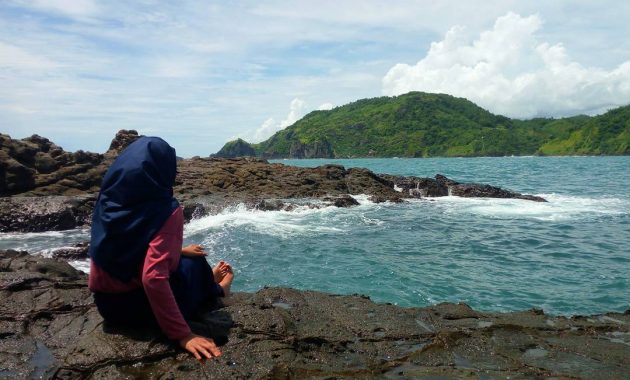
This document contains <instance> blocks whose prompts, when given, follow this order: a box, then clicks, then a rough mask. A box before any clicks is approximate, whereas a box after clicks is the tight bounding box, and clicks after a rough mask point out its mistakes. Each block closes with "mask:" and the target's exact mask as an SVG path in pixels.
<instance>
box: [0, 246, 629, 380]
mask: <svg viewBox="0 0 630 380" xmlns="http://www.w3.org/2000/svg"><path fill="white" fill-rule="evenodd" d="M192 327H193V328H194V329H195V330H196V331H199V332H201V331H202V330H204V329H205V330H206V333H209V331H210V330H212V331H214V333H213V336H215V339H216V340H217V341H222V344H223V346H222V351H223V355H222V356H221V357H219V358H217V359H214V360H211V361H209V362H208V363H207V364H206V365H205V366H202V365H200V364H199V363H198V362H197V361H195V360H194V359H193V358H192V357H191V356H190V355H188V354H187V353H185V352H183V351H182V350H181V349H179V348H178V347H176V346H174V345H172V344H170V343H169V342H168V341H166V340H165V339H164V338H163V337H161V336H160V334H159V333H158V332H156V331H153V330H149V329H147V330H141V329H139V330H138V329H136V330H134V331H125V330H120V329H118V330H117V329H112V328H111V327H107V326H104V325H103V322H102V319H101V317H100V316H99V315H98V313H97V311H96V309H95V307H94V305H93V303H92V297H91V295H90V293H89V291H88V289H87V287H86V277H85V275H84V274H82V273H79V272H77V271H75V270H74V269H72V268H71V267H70V266H69V265H68V264H66V263H62V262H58V261H55V260H52V259H45V258H41V257H35V256H29V255H28V254H26V253H25V252H22V253H20V252H15V251H3V252H0V364H1V368H0V377H7V378H40V377H43V378H48V377H54V378H61V379H86V378H87V379H95V378H98V379H121V378H163V379H167V378H168V379H199V378H211V379H250V378H253V379H275V378H282V379H291V378H295V379H324V378H335V379H374V378H402V379H416V378H449V379H450V378H453V379H454V378H458V379H460V378H466V379H467V378H470V379H478V378H496V379H506V378H589V379H591V378H592V379H621V378H624V377H625V376H626V375H627V374H628V373H630V361H629V360H628V358H629V357H630V338H629V337H630V316H629V315H624V314H620V313H608V314H605V315H594V316H590V317H573V318H565V317H552V316H547V315H545V314H544V313H542V312H541V311H540V310H532V311H524V312H514V313H505V314H501V313H482V312H477V311H475V310H472V309H471V308H470V307H468V306H466V305H464V304H439V305H435V306H431V307H425V308H401V307H397V306H394V305H388V304H375V303H373V302H372V301H370V300H369V298H367V297H364V296H339V295H333V294H325V293H319V292H312V291H298V290H293V289H283V288H269V289H263V290H260V291H259V292H257V293H254V294H247V293H236V294H235V295H234V296H233V297H232V299H230V300H229V302H228V303H227V304H226V306H225V307H224V308H222V309H219V310H214V311H208V312H206V313H205V314H204V316H203V317H202V318H201V319H200V321H199V322H197V323H195V324H193V326H192ZM230 327H231V330H230ZM226 334H229V335H226Z"/></svg>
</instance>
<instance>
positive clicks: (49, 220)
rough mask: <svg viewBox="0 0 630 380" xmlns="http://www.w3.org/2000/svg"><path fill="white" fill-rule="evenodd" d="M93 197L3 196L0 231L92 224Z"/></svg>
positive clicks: (0, 210) (0, 204)
mask: <svg viewBox="0 0 630 380" xmlns="http://www.w3.org/2000/svg"><path fill="white" fill-rule="evenodd" d="M95 199H96V198H95V197H94V196H75V197H72V196H42V197H3V198H0V232H10V231H22V232H42V231H61V230H68V229H72V228H77V227H83V226H86V225H89V224H90V222H91V218H92V209H93V207H94V201H95Z"/></svg>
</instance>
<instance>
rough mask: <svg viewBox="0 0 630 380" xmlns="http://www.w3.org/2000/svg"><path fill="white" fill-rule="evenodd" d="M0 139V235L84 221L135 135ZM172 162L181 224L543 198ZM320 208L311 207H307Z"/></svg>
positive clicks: (331, 169)
mask: <svg viewBox="0 0 630 380" xmlns="http://www.w3.org/2000/svg"><path fill="white" fill-rule="evenodd" d="M0 137H1V139H0V168H1V169H3V170H2V171H0V182H1V185H0V189H5V190H4V193H2V195H13V197H11V198H14V199H10V198H6V197H5V198H0V200H1V202H0V215H2V216H3V219H2V222H0V231H46V230H60V229H67V228H74V227H77V226H85V225H87V224H89V213H90V212H91V205H92V204H93V202H94V197H95V196H96V194H97V192H98V189H99V186H100V183H101V180H102V177H103V175H104V174H105V172H106V170H107V168H108V167H109V165H110V164H111V162H112V160H113V159H114V158H115V157H116V156H117V155H118V153H119V152H120V151H121V150H122V149H124V148H125V147H126V146H127V145H129V144H130V143H131V142H133V141H134V140H135V139H137V138H138V137H139V136H138V133H137V132H136V131H133V130H132V131H127V130H122V131H119V132H118V133H117V134H116V137H115V138H114V140H113V141H112V143H111V145H110V149H109V150H108V151H107V152H106V153H105V154H104V155H100V154H94V153H86V152H82V151H78V152H75V153H68V152H64V151H63V150H62V149H61V148H59V147H58V146H56V145H54V144H53V143H51V142H50V141H49V140H47V139H45V138H42V137H39V136H33V137H30V138H28V139H24V140H11V139H10V138H9V137H8V136H6V135H2V136H0ZM322 149H323V148H322ZM51 160H52V161H51ZM177 165H178V172H179V173H178V175H177V179H176V184H175V187H174V193H175V195H176V197H177V198H178V199H179V200H180V201H182V204H183V205H184V214H185V216H186V218H187V220H189V219H190V218H193V217H199V216H203V215H206V214H208V213H210V214H212V213H216V212H218V211H220V210H222V209H224V208H225V207H227V206H231V205H235V204H238V203H243V204H245V205H247V206H248V207H251V208H258V209H261V210H271V209H276V210H280V209H282V210H288V209H292V208H294V207H296V206H298V203H296V202H295V201H286V200H297V199H302V200H305V199H306V200H309V199H310V200H322V199H324V198H329V202H328V203H326V202H324V204H323V205H326V204H333V205H335V206H338V207H348V206H352V205H355V204H356V201H355V200H354V199H353V198H352V197H350V195H349V194H354V195H356V194H366V195H368V196H370V199H371V200H373V201H374V202H386V201H389V202H401V201H402V200H403V199H405V198H421V197H439V196H446V195H449V194H450V195H457V196H463V197H495V198H519V199H528V200H533V201H544V200H543V199H542V198H540V197H535V196H529V195H522V194H520V193H516V192H511V191H507V190H504V189H501V188H498V187H494V186H490V185H483V184H462V183H458V182H456V181H453V180H451V179H448V178H446V177H444V176H441V175H437V176H436V178H435V179H433V178H419V177H401V176H392V175H385V174H382V175H377V174H375V173H373V172H372V171H370V170H367V169H361V168H350V169H346V168H344V167H343V166H340V165H323V166H320V167H316V168H301V167H294V166H287V165H282V164H277V163H276V164H270V163H269V162H267V161H266V160H263V159H259V158H238V159H226V158H216V157H211V158H200V157H194V158H191V159H184V160H179V161H178V163H177ZM51 170H52V171H51ZM395 188H396V189H397V190H399V191H396V190H395ZM17 195H19V196H17ZM60 195H63V196H76V197H77V200H73V199H70V198H55V197H50V198H38V197H42V196H60ZM28 197H32V198H28ZM333 198H334V199H333ZM31 200H32V201H31ZM273 200H284V201H283V203H284V205H277V207H276V206H273V207H272V205H271V203H270V202H275V201H273ZM265 201H268V202H267V203H265ZM321 205H322V204H321V203H317V202H311V206H312V207H321ZM274 207H275V208H274Z"/></svg>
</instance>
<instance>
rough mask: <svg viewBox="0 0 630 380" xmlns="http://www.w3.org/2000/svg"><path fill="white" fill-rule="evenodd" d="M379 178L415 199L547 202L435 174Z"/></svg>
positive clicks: (382, 175) (536, 197) (383, 176)
mask: <svg viewBox="0 0 630 380" xmlns="http://www.w3.org/2000/svg"><path fill="white" fill-rule="evenodd" d="M380 177H381V178H383V179H385V180H387V181H390V182H391V183H392V184H393V185H395V186H396V188H397V189H398V190H399V191H400V192H401V193H402V194H404V195H408V196H410V197H415V198H423V197H443V196H447V195H452V196H457V197H465V198H470V197H474V198H514V199H524V200H528V201H534V202H547V200H546V199H544V198H542V197H538V196H535V195H526V194H521V193H517V192H514V191H509V190H505V189H502V188H500V187H496V186H491V185H486V184H480V183H459V182H457V181H454V180H452V179H449V178H447V177H445V176H443V175H441V174H437V175H436V176H435V179H433V178H421V177H413V176H408V177H404V176H394V175H389V174H381V175H380Z"/></svg>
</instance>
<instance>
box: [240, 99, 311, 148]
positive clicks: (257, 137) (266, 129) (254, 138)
mask: <svg viewBox="0 0 630 380" xmlns="http://www.w3.org/2000/svg"><path fill="white" fill-rule="evenodd" d="M304 105H305V103H304V101H303V100H302V99H299V98H295V99H293V100H292V101H291V105H290V106H289V114H288V115H287V117H286V118H285V119H283V120H282V121H281V122H279V123H278V122H276V121H275V120H274V119H273V118H269V119H267V120H265V122H264V123H263V124H262V125H261V126H260V127H259V128H258V129H256V130H255V131H254V133H253V134H252V135H251V137H250V139H249V140H248V141H250V142H253V143H259V142H261V141H264V140H266V139H268V138H269V137H271V136H272V135H273V134H274V133H276V132H278V131H280V130H283V129H284V128H286V127H288V126H289V125H291V124H293V123H295V122H296V121H298V120H299V119H300V118H301V117H302V116H304Z"/></svg>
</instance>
